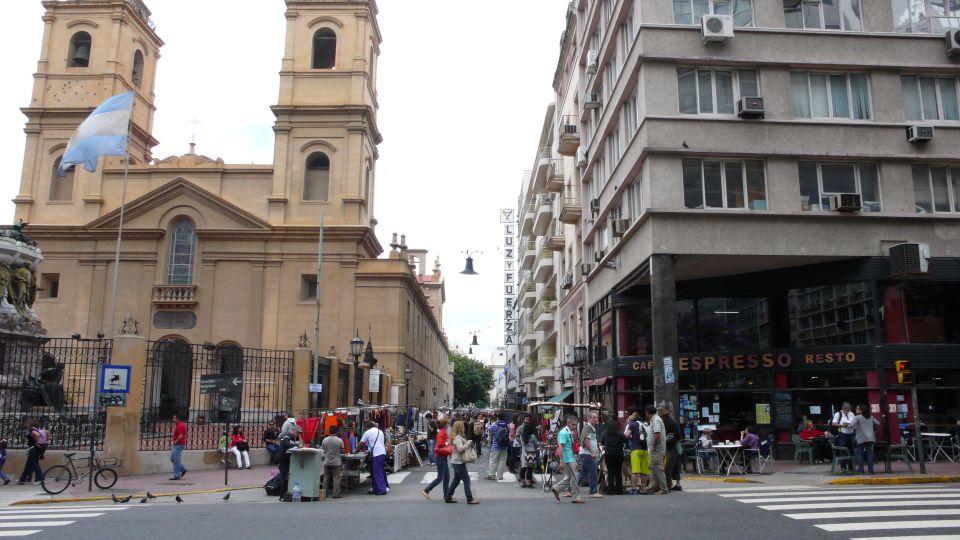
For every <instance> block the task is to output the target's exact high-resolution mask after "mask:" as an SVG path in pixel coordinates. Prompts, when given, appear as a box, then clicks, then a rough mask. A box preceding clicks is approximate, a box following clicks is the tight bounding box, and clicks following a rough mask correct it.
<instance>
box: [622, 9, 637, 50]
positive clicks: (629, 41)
mask: <svg viewBox="0 0 960 540" xmlns="http://www.w3.org/2000/svg"><path fill="white" fill-rule="evenodd" d="M634 35H636V30H634V28H633V13H630V14H629V15H627V18H626V20H625V21H623V25H622V26H621V27H620V52H621V53H622V56H623V61H624V62H626V61H627V56H629V55H630V46H631V45H633V37H634Z"/></svg>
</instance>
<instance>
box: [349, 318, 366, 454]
mask: <svg viewBox="0 0 960 540" xmlns="http://www.w3.org/2000/svg"><path fill="white" fill-rule="evenodd" d="M361 354H363V340H362V339H360V330H357V334H356V335H355V336H353V339H351V340H350V356H352V357H353V377H354V383H353V389H354V393H358V392H356V388H357V383H356V380H357V379H358V378H359V377H360V376H361V375H360V374H361V373H362V371H360V355H361ZM360 389H361V392H359V393H362V391H363V381H360ZM353 397H354V399H355V400H356V401H355V403H356V404H359V403H360V401H361V399H360V396H359V395H355V396H353ZM362 423H363V409H360V414H359V415H358V416H357V426H356V429H354V432H355V434H354V437H355V438H356V439H357V440H358V441H359V440H360V430H361V429H362Z"/></svg>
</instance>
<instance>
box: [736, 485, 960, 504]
mask: <svg viewBox="0 0 960 540" xmlns="http://www.w3.org/2000/svg"><path fill="white" fill-rule="evenodd" d="M884 493H889V494H897V493H956V494H960V489H950V488H943V489H916V488H913V489H911V488H903V489H824V490H817V491H804V492H803V496H804V497H807V496H813V495H841V494H848V495H868V494H877V495H880V494H884ZM791 495H796V493H795V492H793V491H779V492H774V493H743V494H741V493H723V494H721V495H720V496H721V497H727V498H729V497H733V498H740V497H789V496H791ZM745 502H746V501H745Z"/></svg>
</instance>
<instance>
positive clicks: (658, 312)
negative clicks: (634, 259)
mask: <svg viewBox="0 0 960 540" xmlns="http://www.w3.org/2000/svg"><path fill="white" fill-rule="evenodd" d="M675 270H676V258H675V257H674V256H673V255H670V254H656V255H651V256H650V306H651V314H652V318H653V321H652V323H653V328H652V334H653V360H654V365H653V397H654V401H655V402H656V404H657V405H659V404H661V403H664V404H665V405H666V407H667V410H669V411H670V414H672V415H673V416H674V417H676V415H677V413H678V411H679V408H678V404H679V402H680V385H679V383H678V381H679V378H680V373H679V366H678V362H677V287H676V277H675ZM667 372H672V377H673V381H672V382H667V380H666V374H667Z"/></svg>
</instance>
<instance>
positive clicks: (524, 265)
mask: <svg viewBox="0 0 960 540" xmlns="http://www.w3.org/2000/svg"><path fill="white" fill-rule="evenodd" d="M536 256H537V241H536V240H529V241H527V242H526V243H524V242H523V241H521V242H520V268H521V269H522V270H530V269H531V268H533V261H534V259H535V258H536Z"/></svg>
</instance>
